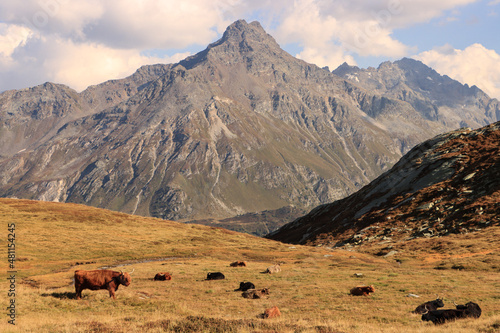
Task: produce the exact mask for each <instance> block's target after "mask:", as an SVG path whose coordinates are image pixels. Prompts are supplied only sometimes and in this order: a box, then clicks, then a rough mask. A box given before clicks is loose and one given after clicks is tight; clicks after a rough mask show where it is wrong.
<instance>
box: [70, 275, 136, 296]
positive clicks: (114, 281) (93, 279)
mask: <svg viewBox="0 0 500 333" xmlns="http://www.w3.org/2000/svg"><path fill="white" fill-rule="evenodd" d="M132 273H133V271H132V272H130V273H127V272H125V273H124V272H122V271H120V272H116V271H111V270H108V269H98V270H94V271H82V270H77V271H75V291H76V299H81V298H82V290H84V289H90V290H99V289H107V290H108V291H109V297H113V299H116V297H115V291H116V290H118V287H119V286H120V284H123V285H124V286H125V287H127V286H128V285H130V282H132V279H131V277H130V274H132Z"/></svg>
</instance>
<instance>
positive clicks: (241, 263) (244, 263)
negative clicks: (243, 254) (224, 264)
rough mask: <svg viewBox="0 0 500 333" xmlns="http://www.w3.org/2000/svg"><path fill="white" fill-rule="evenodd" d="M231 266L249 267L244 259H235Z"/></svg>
mask: <svg viewBox="0 0 500 333" xmlns="http://www.w3.org/2000/svg"><path fill="white" fill-rule="evenodd" d="M229 266H231V267H247V263H246V262H244V261H235V262H232V263H230V264H229Z"/></svg>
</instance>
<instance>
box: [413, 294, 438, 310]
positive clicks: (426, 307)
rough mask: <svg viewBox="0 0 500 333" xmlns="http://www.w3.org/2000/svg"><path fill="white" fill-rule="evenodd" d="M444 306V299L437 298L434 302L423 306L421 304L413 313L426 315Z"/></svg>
mask: <svg viewBox="0 0 500 333" xmlns="http://www.w3.org/2000/svg"><path fill="white" fill-rule="evenodd" d="M443 306H444V302H443V299H442V298H439V297H438V298H436V299H435V300H433V301H428V302H425V303H423V304H420V305H419V306H417V307H416V308H415V310H413V313H420V314H422V313H426V312H427V311H434V310H437V309H438V308H442V307H443Z"/></svg>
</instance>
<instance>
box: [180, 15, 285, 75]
mask: <svg viewBox="0 0 500 333" xmlns="http://www.w3.org/2000/svg"><path fill="white" fill-rule="evenodd" d="M280 53H285V51H283V50H282V49H281V48H280V46H279V45H278V43H277V42H276V40H275V39H274V38H273V37H272V36H271V35H269V34H268V33H267V32H266V31H265V30H264V28H262V26H261V25H260V23H259V22H256V21H254V22H251V23H247V22H246V21H245V20H238V21H236V22H234V23H233V24H231V25H230V26H228V27H227V29H226V31H225V32H224V34H223V35H222V37H221V38H220V39H219V40H218V41H216V42H214V43H212V44H210V45H209V46H208V47H207V48H206V49H205V50H204V51H202V52H199V53H197V54H195V55H193V56H191V57H188V58H186V59H185V60H183V61H181V62H180V64H181V65H182V66H184V67H185V68H186V69H191V68H193V67H196V66H197V65H198V64H200V63H202V62H204V61H206V60H210V61H211V62H216V63H218V62H223V63H226V64H231V63H234V62H242V61H246V62H251V60H252V59H254V58H265V57H269V56H274V55H276V54H280ZM290 58H292V57H290ZM249 60H250V61H249Z"/></svg>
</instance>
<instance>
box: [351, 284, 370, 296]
mask: <svg viewBox="0 0 500 333" xmlns="http://www.w3.org/2000/svg"><path fill="white" fill-rule="evenodd" d="M373 292H375V287H374V286H358V287H354V288H352V289H351V295H354V296H368V295H370V293H373Z"/></svg>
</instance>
